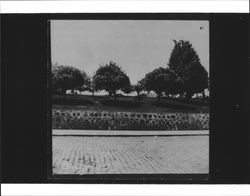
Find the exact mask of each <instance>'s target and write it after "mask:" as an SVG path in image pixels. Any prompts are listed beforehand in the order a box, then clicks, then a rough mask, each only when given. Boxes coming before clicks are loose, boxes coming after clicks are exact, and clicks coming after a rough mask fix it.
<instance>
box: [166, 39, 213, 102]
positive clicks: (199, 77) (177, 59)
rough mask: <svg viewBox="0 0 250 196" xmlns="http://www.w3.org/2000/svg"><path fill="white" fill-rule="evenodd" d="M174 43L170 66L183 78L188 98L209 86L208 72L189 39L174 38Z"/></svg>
mask: <svg viewBox="0 0 250 196" xmlns="http://www.w3.org/2000/svg"><path fill="white" fill-rule="evenodd" d="M174 43H175V46H174V48H173V50H172V53H171V56H170V59H169V63H168V66H169V68H170V69H171V70H173V71H174V72H175V73H176V74H177V75H178V76H180V78H181V79H182V80H183V82H184V89H183V90H184V92H185V96H186V98H191V97H192V96H193V94H194V93H200V92H202V91H204V89H206V88H207V87H208V73H207V71H206V70H205V68H204V67H203V66H202V65H201V63H200V59H199V56H198V54H197V53H196V51H195V50H194V48H193V46H192V44H190V43H189V41H183V40H180V41H178V42H177V41H176V40H174Z"/></svg>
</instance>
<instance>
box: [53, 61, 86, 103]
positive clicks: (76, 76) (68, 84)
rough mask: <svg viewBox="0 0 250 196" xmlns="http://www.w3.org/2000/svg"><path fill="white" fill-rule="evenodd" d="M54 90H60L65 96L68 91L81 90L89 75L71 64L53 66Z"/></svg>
mask: <svg viewBox="0 0 250 196" xmlns="http://www.w3.org/2000/svg"><path fill="white" fill-rule="evenodd" d="M51 80H52V91H53V92H60V93H61V94H62V95H63V97H64V98H65V95H66V91H67V90H71V91H72V92H74V91H75V90H79V88H81V87H82V86H83V85H85V84H86V82H87V75H86V74H85V73H84V72H81V71H80V70H78V69H77V68H74V67H71V66H62V65H54V66H52V77H51Z"/></svg>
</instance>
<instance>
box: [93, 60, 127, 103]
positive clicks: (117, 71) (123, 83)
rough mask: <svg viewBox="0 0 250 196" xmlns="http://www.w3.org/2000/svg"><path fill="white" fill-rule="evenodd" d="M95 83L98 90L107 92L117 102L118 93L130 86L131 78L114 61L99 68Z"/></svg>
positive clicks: (94, 78) (94, 79)
mask: <svg viewBox="0 0 250 196" xmlns="http://www.w3.org/2000/svg"><path fill="white" fill-rule="evenodd" d="M93 82H94V85H95V88H96V89H97V90H105V91H107V92H108V93H109V95H110V96H113V97H114V99H115V100H116V94H117V91H118V90H122V89H123V88H125V87H127V86H129V85H130V80H129V77H128V76H127V75H126V74H125V72H124V71H122V69H121V68H120V67H119V66H118V65H117V64H116V63H115V62H112V61H110V63H109V64H106V65H104V66H100V67H99V68H98V70H97V71H96V73H95V75H94V77H93Z"/></svg>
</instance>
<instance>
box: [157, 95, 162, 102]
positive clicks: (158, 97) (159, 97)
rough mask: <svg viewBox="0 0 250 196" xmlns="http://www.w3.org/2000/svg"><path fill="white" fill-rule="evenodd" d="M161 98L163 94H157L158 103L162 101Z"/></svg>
mask: <svg viewBox="0 0 250 196" xmlns="http://www.w3.org/2000/svg"><path fill="white" fill-rule="evenodd" d="M160 99H161V95H160V94H158V96H157V103H160Z"/></svg>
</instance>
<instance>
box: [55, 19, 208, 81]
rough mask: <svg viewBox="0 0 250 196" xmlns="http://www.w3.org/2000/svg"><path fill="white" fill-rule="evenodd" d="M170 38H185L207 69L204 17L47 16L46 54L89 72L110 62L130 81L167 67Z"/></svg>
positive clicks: (91, 72) (62, 63)
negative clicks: (48, 41) (48, 43)
mask: <svg viewBox="0 0 250 196" xmlns="http://www.w3.org/2000/svg"><path fill="white" fill-rule="evenodd" d="M173 40H177V41H178V40H186V41H189V42H190V43H191V44H192V45H193V47H194V49H195V50H196V52H197V54H198V55H199V57H200V61H201V64H202V65H203V66H204V67H205V69H206V70H207V71H208V72H209V22H208V21H205V20H200V21H190V20H188V21H179V20H175V21H173V20H172V21H171V20H52V21H51V60H52V63H53V64H55V63H58V64H59V65H70V66H73V67H76V68H78V69H80V70H83V71H85V72H86V73H87V74H89V75H90V76H91V75H93V74H94V73H95V71H96V70H97V69H98V67H99V66H100V65H105V64H107V63H109V62H110V60H111V61H114V62H116V63H117V64H118V65H119V66H120V67H121V68H122V69H123V70H124V71H125V72H126V73H127V75H128V76H129V78H130V82H131V83H132V84H135V83H136V82H137V81H138V80H140V79H142V78H143V77H144V76H145V74H147V73H149V72H151V71H153V70H154V69H156V68H158V67H167V64H168V61H169V58H170V54H171V51H172V49H173V47H174V42H173Z"/></svg>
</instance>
